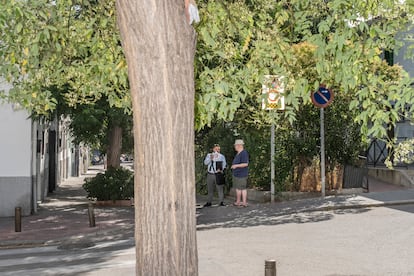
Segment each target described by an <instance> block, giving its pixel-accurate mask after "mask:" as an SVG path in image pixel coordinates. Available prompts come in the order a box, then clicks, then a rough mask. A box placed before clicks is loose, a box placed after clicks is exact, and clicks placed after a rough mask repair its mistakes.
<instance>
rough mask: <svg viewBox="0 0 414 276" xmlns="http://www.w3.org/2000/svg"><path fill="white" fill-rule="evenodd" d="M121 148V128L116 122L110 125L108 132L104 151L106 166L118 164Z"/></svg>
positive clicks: (116, 166) (115, 166)
mask: <svg viewBox="0 0 414 276" xmlns="http://www.w3.org/2000/svg"><path fill="white" fill-rule="evenodd" d="M121 150H122V128H121V127H120V126H118V125H116V124H114V125H111V126H110V128H109V133H108V148H107V152H106V156H107V159H106V165H107V167H108V168H110V167H113V168H118V167H119V166H120V163H121V161H120V158H121Z"/></svg>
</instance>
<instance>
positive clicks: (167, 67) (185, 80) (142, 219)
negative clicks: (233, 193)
mask: <svg viewBox="0 0 414 276" xmlns="http://www.w3.org/2000/svg"><path fill="white" fill-rule="evenodd" d="M117 14H118V24H119V27H120V29H121V37H122V43H123V47H124V50H125V54H126V58H127V62H128V72H129V80H130V87H131V94H132V104H133V113H134V139H135V140H134V147H135V240H136V253H137V256H136V257H137V263H136V273H137V275H145V276H148V275H168V276H185V275H197V274H198V259H197V244H196V220H195V175H194V54H195V32H194V29H193V28H192V26H190V25H189V24H188V23H187V22H186V17H185V11H184V0H168V1H167V0H150V1H148V0H145V1H144V0H117Z"/></svg>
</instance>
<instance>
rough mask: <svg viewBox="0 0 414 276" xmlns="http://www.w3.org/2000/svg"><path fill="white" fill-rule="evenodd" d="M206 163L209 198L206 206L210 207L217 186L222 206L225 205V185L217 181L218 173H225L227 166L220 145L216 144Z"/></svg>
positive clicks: (205, 160)
mask: <svg viewBox="0 0 414 276" xmlns="http://www.w3.org/2000/svg"><path fill="white" fill-rule="evenodd" d="M204 165H206V166H207V172H208V174H207V190H208V199H207V203H206V204H204V207H210V206H211V202H212V201H213V195H214V187H216V188H217V191H218V195H219V200H220V206H225V204H224V202H223V201H224V190H223V186H224V185H219V184H222V183H217V181H216V174H217V173H223V171H224V169H225V168H226V158H225V157H224V155H223V154H221V153H220V145H219V144H214V146H213V152H212V153H209V154H207V156H206V158H205V159H204Z"/></svg>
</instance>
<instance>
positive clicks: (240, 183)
mask: <svg viewBox="0 0 414 276" xmlns="http://www.w3.org/2000/svg"><path fill="white" fill-rule="evenodd" d="M234 149H235V150H236V152H237V154H236V156H235V157H234V159H233V163H232V166H231V168H232V170H233V187H234V188H235V189H236V202H235V203H234V205H235V206H241V207H247V190H246V189H247V177H248V175H249V153H248V152H247V151H246V150H245V149H244V142H243V140H240V139H238V140H236V141H235V142H234Z"/></svg>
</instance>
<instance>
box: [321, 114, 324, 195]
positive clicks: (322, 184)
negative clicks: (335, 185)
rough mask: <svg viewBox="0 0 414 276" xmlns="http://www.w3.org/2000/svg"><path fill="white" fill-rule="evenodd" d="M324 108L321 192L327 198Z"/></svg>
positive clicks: (322, 118)
mask: <svg viewBox="0 0 414 276" xmlns="http://www.w3.org/2000/svg"><path fill="white" fill-rule="evenodd" d="M324 117H325V116H324V110H323V107H321V193H322V198H325V123H324V122H325V118H324Z"/></svg>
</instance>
